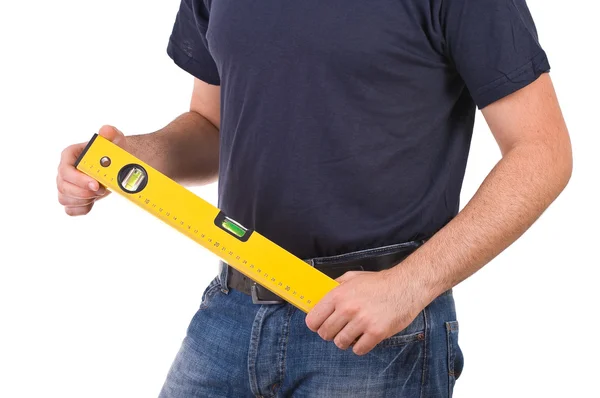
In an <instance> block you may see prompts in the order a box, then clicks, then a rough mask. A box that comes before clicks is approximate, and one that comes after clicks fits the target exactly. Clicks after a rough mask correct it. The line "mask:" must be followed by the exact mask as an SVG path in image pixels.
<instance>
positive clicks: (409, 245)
mask: <svg viewBox="0 0 600 398" xmlns="http://www.w3.org/2000/svg"><path fill="white" fill-rule="evenodd" d="M425 242H426V239H421V240H414V241H408V242H402V243H396V244H392V245H387V246H381V247H375V248H370V249H363V250H357V251H352V252H348V253H344V254H338V255H334V256H324V257H313V258H308V259H303V261H304V262H306V263H308V264H310V265H311V266H313V267H315V266H321V265H328V264H331V265H333V264H338V263H346V262H351V261H356V260H360V259H362V258H369V257H378V256H384V255H387V254H392V253H398V252H401V251H405V250H406V251H411V252H412V251H414V250H416V249H417V248H418V247H419V246H421V245H423V244H424V243H425ZM219 266H220V268H219V280H220V282H221V285H222V291H223V292H228V290H229V289H228V287H227V276H228V270H229V265H228V264H227V263H225V262H223V261H220V262H219Z"/></svg>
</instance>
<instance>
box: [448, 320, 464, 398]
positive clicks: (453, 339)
mask: <svg viewBox="0 0 600 398" xmlns="http://www.w3.org/2000/svg"><path fill="white" fill-rule="evenodd" d="M446 342H447V345H448V397H450V398H451V397H452V392H453V390H454V385H455V383H456V380H457V379H458V378H459V377H460V374H461V372H462V370H463V366H464V358H463V354H462V351H461V349H460V346H459V345H458V321H451V322H446Z"/></svg>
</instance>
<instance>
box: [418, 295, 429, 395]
mask: <svg viewBox="0 0 600 398" xmlns="http://www.w3.org/2000/svg"><path fill="white" fill-rule="evenodd" d="M427 312H428V311H427V307H425V308H424V309H423V321H424V322H425V328H424V330H425V331H424V333H425V341H423V373H422V376H421V393H420V396H421V398H426V397H425V395H424V392H425V390H426V387H425V383H426V381H427V359H428V358H427V349H428V346H427V341H428V340H429V323H428V321H427Z"/></svg>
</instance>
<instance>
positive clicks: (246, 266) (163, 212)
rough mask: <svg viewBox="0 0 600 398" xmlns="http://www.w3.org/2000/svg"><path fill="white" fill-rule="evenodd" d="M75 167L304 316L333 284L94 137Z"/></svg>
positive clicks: (260, 236)
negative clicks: (295, 308)
mask: <svg viewBox="0 0 600 398" xmlns="http://www.w3.org/2000/svg"><path fill="white" fill-rule="evenodd" d="M75 166H76V167H77V169H78V170H80V171H81V172H83V173H85V174H87V175H88V176H90V177H92V178H94V179H95V180H97V181H98V182H99V183H100V184H102V185H104V186H105V187H106V188H107V189H109V190H110V191H112V192H116V193H119V194H120V195H122V196H124V197H126V198H127V199H129V200H130V201H131V202H133V203H135V204H136V205H138V206H140V207H141V208H143V209H144V210H146V211H147V212H149V213H150V214H152V215H154V216H155V217H157V218H159V219H160V220H162V221H164V222H165V223H167V224H169V225H170V226H171V227H173V228H175V229H176V230H178V231H179V232H181V233H183V234H184V235H186V236H187V237H189V238H191V239H193V240H194V241H196V242H197V243H199V244H200V245H202V246H203V247H204V248H206V249H208V250H209V251H211V252H212V253H213V254H215V255H217V256H218V257H219V258H220V259H221V260H223V261H224V262H225V263H227V264H229V265H230V266H232V267H233V268H235V269H237V270H238V271H240V272H241V273H243V274H244V275H246V276H247V277H248V278H250V279H252V280H254V281H255V282H257V283H258V284H260V285H262V286H264V287H265V288H267V289H269V290H270V291H272V292H273V293H275V294H277V295H278V296H279V297H281V298H282V299H284V300H286V301H287V302H289V303H291V304H292V305H294V306H296V307H297V308H299V309H300V310H302V311H304V312H308V311H310V309H311V308H312V307H313V306H314V305H315V304H316V303H317V302H318V301H319V300H320V299H321V298H323V296H324V295H325V294H327V293H328V292H329V291H330V290H331V289H333V288H334V287H336V286H337V285H338V282H336V281H335V280H333V279H332V278H330V277H328V276H327V275H325V274H324V273H322V272H320V271H318V270H316V269H315V268H313V267H311V266H310V265H309V264H307V263H306V262H304V261H302V260H301V259H299V258H298V257H296V256H294V255H293V254H291V253H290V252H288V251H286V250H285V249H283V248H281V247H280V246H278V245H277V244H275V243H273V242H272V241H270V240H268V239H267V238H265V237H264V236H262V235H260V234H259V233H258V232H256V231H253V230H250V229H248V228H245V227H244V226H243V225H241V224H240V223H238V222H237V221H235V220H233V219H231V218H230V217H228V216H227V215H226V214H224V213H223V212H222V211H221V210H220V209H219V208H217V207H215V206H213V205H212V204H210V203H208V202H207V201H205V200H204V199H202V198H200V197H199V196H197V195H195V194H194V193H193V192H191V191H189V190H188V189H186V188H185V187H183V186H182V185H180V184H178V183H177V182H175V181H173V180H172V179H170V178H169V177H167V176H165V175H164V174H162V173H160V172H159V171H157V170H155V169H153V168H152V167H150V166H149V165H148V164H146V163H144V162H142V161H141V160H139V159H137V158H136V157H134V156H133V155H131V154H130V153H128V152H127V151H125V150H124V149H122V148H121V147H119V146H117V145H115V144H113V143H112V142H111V141H109V140H107V139H106V138H104V137H102V136H100V135H98V134H94V136H93V137H92V139H91V140H90V141H89V142H88V144H87V146H86V148H85V149H84V150H83V152H82V154H81V155H80V156H79V158H78V159H77V162H76V163H75ZM115 222H119V220H115Z"/></svg>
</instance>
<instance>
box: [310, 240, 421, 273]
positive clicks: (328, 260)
mask: <svg viewBox="0 0 600 398" xmlns="http://www.w3.org/2000/svg"><path fill="white" fill-rule="evenodd" d="M423 243H425V240H424V239H422V240H414V241H409V242H403V243H396V244H393V245H388V246H381V247H375V248H371V249H364V250H358V251H353V252H348V253H344V254H338V255H335V256H326V257H314V258H309V259H304V261H305V262H307V263H308V264H310V265H312V266H315V265H326V264H335V263H343V262H348V261H353V260H360V259H361V258H368V257H376V256H383V255H386V254H391V253H396V252H398V251H404V250H415V249H416V248H418V247H419V246H421V245H422V244H423Z"/></svg>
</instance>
